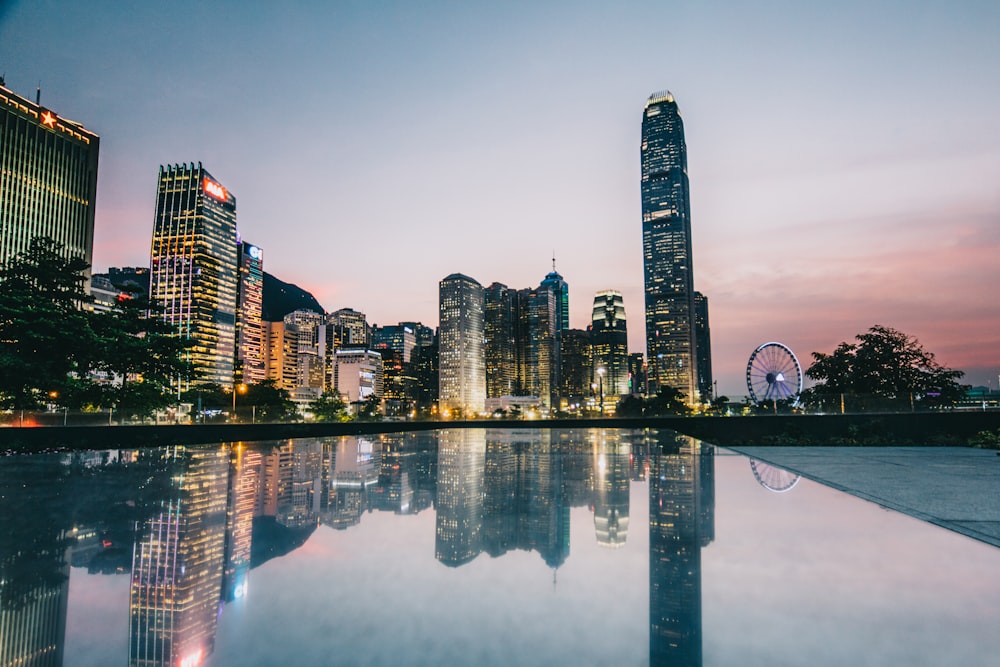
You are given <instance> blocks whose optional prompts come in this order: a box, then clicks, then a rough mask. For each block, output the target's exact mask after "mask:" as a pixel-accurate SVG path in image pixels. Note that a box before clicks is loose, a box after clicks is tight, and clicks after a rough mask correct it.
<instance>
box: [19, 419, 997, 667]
mask: <svg viewBox="0 0 1000 667" xmlns="http://www.w3.org/2000/svg"><path fill="white" fill-rule="evenodd" d="M998 619H1000V550H998V549H996V548H995V547H991V546H988V545H985V544H982V543H979V542H975V541H973V540H970V539H968V538H966V537H963V536H961V535H957V534H954V533H951V532H949V531H946V530H944V529H941V528H938V527H935V526H931V525H928V524H925V523H923V522H920V521H918V520H916V519H913V518H910V517H907V516H904V515H900V514H897V513H895V512H890V511H887V510H885V509H882V508H879V507H878V506H876V505H873V504H871V503H867V502H864V501H862V500H858V499H856V498H853V497H851V496H848V495H845V494H843V493H840V492H838V491H834V490H832V489H829V488H827V487H824V486H821V485H818V484H814V483H811V482H809V481H807V480H800V479H798V478H797V477H795V476H794V475H791V474H789V473H787V472H785V471H783V470H780V469H777V468H773V467H771V466H767V465H765V464H762V463H760V462H756V461H751V460H750V459H747V458H745V457H743V456H740V455H736V454H734V453H732V452H729V451H727V450H725V449H720V448H716V447H713V446H711V445H708V444H705V443H701V442H699V441H697V440H694V439H691V438H688V437H685V436H679V435H676V434H674V433H673V432H654V431H617V430H600V429H592V430H551V431H548V430H531V429H525V430H490V429H483V430H442V431H438V432H422V433H409V434H390V435H379V436H372V437H340V438H327V439H299V440H284V441H274V442H259V443H223V444H217V445H212V446H175V447H167V448H159V449H149V450H114V451H94V452H82V453H73V454H52V455H42V456H12V457H6V458H2V459H0V667H5V666H7V665H19V666H20V665H66V666H75V665H85V666H89V665H116V664H127V665H144V666H145V665H164V666H167V665H169V666H171V667H175V666H177V667H194V666H196V665H216V666H218V665H282V664H287V665H802V664H809V665H945V664H961V665H992V664H996V662H995V661H996V656H997V655H1000V636H998V635H1000V633H997V632H996V625H997V621H998Z"/></svg>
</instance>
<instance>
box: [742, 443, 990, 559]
mask: <svg viewBox="0 0 1000 667" xmlns="http://www.w3.org/2000/svg"><path fill="white" fill-rule="evenodd" d="M727 449H730V450H732V451H736V452H739V453H741V454H745V455H746V456H749V457H751V458H754V459H757V460H759V461H764V462H766V463H769V464H771V465H773V466H777V467H779V468H784V469H785V470H788V471H789V472H794V473H796V474H799V475H801V476H802V477H805V478H806V479H810V480H813V481H816V482H819V483H820V484H824V485H826V486H829V487H832V488H834V489H838V490H840V491H844V492H846V493H849V494H851V495H853V496H857V497H858V498H863V499H865V500H868V501H871V502H873V503H877V504H878V505H881V506H883V507H887V508H889V509H892V510H895V511H897V512H902V513H904V514H908V515H910V516H912V517H916V518H918V519H921V520H923V521H926V522H928V523H932V524H934V525H937V526H941V527H943V528H947V529H948V530H953V531H955V532H956V533H961V534H962V535H966V536H968V537H971V538H973V539H976V540H980V541H982V542H986V543H988V544H992V545H993V546H996V547H1000V455H998V452H996V451H993V450H987V449H972V448H968V447H815V446H810V447H787V446H782V447H766V446H738V447H727Z"/></svg>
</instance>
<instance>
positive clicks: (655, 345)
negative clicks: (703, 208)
mask: <svg viewBox="0 0 1000 667" xmlns="http://www.w3.org/2000/svg"><path fill="white" fill-rule="evenodd" d="M640 155H641V161H642V255H643V273H644V279H645V280H644V282H645V293H646V355H647V359H648V364H649V380H650V385H651V386H650V389H651V390H655V389H659V388H660V387H661V386H669V387H674V388H675V389H678V390H680V391H681V392H683V393H684V394H685V396H686V397H687V399H688V400H689V401H694V400H695V398H696V396H697V394H696V392H697V390H698V377H697V375H698V373H697V365H696V358H697V342H696V340H695V318H694V312H695V305H694V277H693V268H692V263H691V204H690V193H689V190H688V174H687V147H686V146H685V143H684V123H683V122H682V121H681V115H680V111H678V109H677V103H676V102H675V101H674V96H673V95H672V94H670V93H669V92H661V93H654V94H652V95H650V96H649V99H648V100H647V101H646V108H645V110H644V111H643V114H642V147H641V151H640Z"/></svg>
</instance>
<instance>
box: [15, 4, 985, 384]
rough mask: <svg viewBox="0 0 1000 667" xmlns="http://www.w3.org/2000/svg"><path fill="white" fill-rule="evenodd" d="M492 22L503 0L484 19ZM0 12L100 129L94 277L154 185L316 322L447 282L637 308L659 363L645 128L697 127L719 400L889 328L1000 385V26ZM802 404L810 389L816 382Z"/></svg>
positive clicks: (118, 254)
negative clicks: (764, 375) (784, 363)
mask: <svg viewBox="0 0 1000 667" xmlns="http://www.w3.org/2000/svg"><path fill="white" fill-rule="evenodd" d="M494 5H495V6H494ZM835 5H836V6H833V4H830V5H827V4H823V5H820V4H819V3H801V2H778V1H769V0H765V1H763V2H754V3H749V2H718V1H717V2H713V1H708V2H678V1H664V0H660V1H658V2H627V1H626V2H619V3H613V5H612V3H604V2H587V1H580V2H517V1H511V2H505V3H493V4H486V3H464V2H436V1H432V0H431V1H426V2H421V3H406V2H365V1H358V2H318V1H317V2H310V1H301V2H284V3H264V2H197V1H189V0H178V1H176V2H171V3H136V6H131V5H129V6H128V7H127V9H126V5H125V3H116V2H110V1H107V0H93V1H91V2H87V3H74V2H67V1H62V2H59V1H55V0H33V1H32V2H26V1H21V2H18V1H16V0H13V1H12V0H0V74H3V75H4V76H5V78H6V83H7V87H8V88H10V89H12V90H14V91H15V92H18V93H20V94H21V95H23V96H25V97H29V98H33V96H34V94H35V90H36V87H38V86H39V84H40V85H41V89H42V93H41V95H42V103H43V104H44V105H45V106H47V107H49V108H51V109H52V110H54V111H55V112H56V113H58V114H59V115H61V116H64V117H66V118H70V119H72V120H75V121H78V122H81V123H83V124H84V125H85V126H86V127H87V128H88V129H89V130H91V131H94V132H96V133H97V134H99V135H100V137H101V155H100V170H99V177H98V195H97V220H96V228H95V239H94V257H93V264H94V269H95V271H104V270H106V269H107V268H108V267H110V266H147V265H148V263H149V256H148V253H149V246H150V237H151V234H152V225H153V212H154V205H155V192H156V179H157V173H158V168H159V166H160V165H161V164H179V163H185V162H188V163H190V162H201V163H202V164H203V165H204V166H205V168H206V169H208V170H209V171H210V172H211V173H212V175H213V176H214V177H215V178H216V179H217V180H218V181H219V182H221V183H222V184H223V185H224V186H225V187H226V188H227V189H229V190H230V191H231V192H232V193H233V194H234V195H235V196H236V198H237V220H238V224H239V228H240V232H241V234H242V236H243V237H244V238H245V239H246V240H247V241H250V242H252V243H255V244H257V245H259V246H261V247H262V248H263V250H264V268H265V270H266V271H268V272H269V273H272V274H274V275H275V276H277V277H278V278H280V279H282V280H285V281H287V282H292V283H295V284H297V285H299V286H300V287H302V288H304V289H307V290H309V291H310V292H312V293H313V294H314V295H315V296H316V297H317V299H318V300H319V302H320V303H321V304H322V305H323V306H324V308H326V309H327V310H329V311H332V310H336V309H338V308H344V307H351V308H355V309H357V310H360V311H363V312H365V313H366V314H367V316H368V320H369V322H371V323H374V324H380V325H387V324H394V323H396V322H399V321H409V320H416V321H422V322H424V323H425V324H428V325H431V326H436V325H437V320H438V315H437V290H438V281H439V280H440V279H441V278H443V277H445V276H446V275H449V274H451V273H455V272H461V273H465V274H467V275H469V276H472V277H473V278H475V279H477V280H478V281H479V282H480V283H482V284H483V285H488V284H490V283H492V282H494V281H498V282H502V283H504V284H506V285H508V286H510V287H513V288H525V287H534V286H537V285H538V283H539V282H540V281H541V280H542V279H543V278H544V276H545V274H546V273H548V272H549V271H550V270H551V269H552V261H553V256H554V257H555V262H556V269H557V270H558V271H559V273H560V274H562V276H563V277H564V278H565V279H566V281H567V282H568V283H569V296H570V324H571V326H572V327H574V328H584V327H585V326H586V325H587V324H588V323H589V319H590V311H591V306H592V303H593V296H594V294H595V293H596V292H598V291H601V290H605V289H616V290H619V291H620V292H622V294H623V296H624V301H625V308H626V312H627V315H628V329H629V342H630V349H631V351H637V352H638V351H644V347H645V345H644V342H643V341H644V338H643V337H644V327H643V311H642V233H641V212H640V200H639V141H640V129H641V120H642V109H643V106H644V104H645V101H646V98H647V97H648V96H649V95H650V94H651V93H653V92H655V91H661V90H670V91H671V92H672V93H673V94H674V96H675V98H676V100H677V102H678V105H679V107H680V110H681V114H682V116H683V118H684V123H685V133H686V138H687V149H688V174H689V178H690V184H691V219H692V223H691V225H692V243H693V260H694V276H695V288H696V289H697V290H699V291H701V292H703V293H704V294H706V295H707V296H708V298H709V307H710V324H711V333H712V362H713V372H714V376H715V379H716V380H717V382H718V390H719V392H720V393H723V394H727V395H730V396H740V395H743V394H745V393H746V385H745V369H746V364H747V359H748V358H749V356H750V353H751V352H752V351H753V350H754V348H756V347H757V346H758V345H760V344H762V343H765V342H768V341H772V340H777V341H780V342H782V343H784V344H786V345H788V346H789V347H790V348H791V349H792V350H794V351H795V353H796V354H797V355H798V357H799V360H800V362H801V363H802V365H803V367H804V368H805V367H808V365H809V363H810V362H811V353H812V352H831V351H832V350H833V349H834V348H835V347H836V346H837V344H838V343H840V342H841V341H846V340H851V339H852V338H853V337H854V336H855V335H857V334H859V333H862V332H864V331H866V330H867V329H868V328H869V327H871V326H873V325H876V324H879V325H885V326H891V327H895V328H897V329H900V330H902V331H904V332H906V333H908V334H910V335H912V336H915V337H916V338H917V339H919V341H920V342H921V343H922V344H923V346H924V347H925V349H927V350H928V351H930V352H933V353H935V355H936V357H937V360H938V361H939V362H940V363H942V364H944V365H946V366H949V367H952V368H958V369H961V370H964V371H965V372H966V376H965V378H964V380H963V381H964V382H966V383H969V384H972V385H989V386H992V387H993V388H994V389H996V388H997V387H998V385H997V383H998V381H1000V303H998V297H997V294H998V289H997V285H998V284H1000V123H998V122H997V110H998V109H1000V40H998V39H997V37H996V36H997V35H998V34H1000V4H998V3H996V2H995V1H993V0H984V1H982V2H980V1H973V0H969V1H962V0H959V1H952V2H944V1H942V2H936V1H924V0H910V1H899V2H889V1H875V2H855V1H846V2H841V3H835ZM807 384H808V382H807Z"/></svg>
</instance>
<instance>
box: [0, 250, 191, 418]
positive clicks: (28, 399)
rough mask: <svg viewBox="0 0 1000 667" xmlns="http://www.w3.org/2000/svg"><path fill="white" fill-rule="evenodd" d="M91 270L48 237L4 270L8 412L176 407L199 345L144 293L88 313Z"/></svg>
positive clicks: (2, 334) (2, 340) (1, 319)
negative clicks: (43, 407)
mask: <svg viewBox="0 0 1000 667" xmlns="http://www.w3.org/2000/svg"><path fill="white" fill-rule="evenodd" d="M88 268H89V266H88V265H87V263H86V262H85V261H84V260H83V259H82V258H81V257H67V256H66V253H65V251H64V248H63V246H62V244H60V243H58V242H56V241H54V240H52V239H50V238H46V237H36V238H34V239H32V241H31V244H30V246H29V248H28V250H26V251H25V252H22V253H20V254H18V255H17V256H16V257H15V258H14V259H12V260H11V261H9V262H7V263H6V264H5V265H3V266H0V406H2V407H8V408H19V409H32V408H35V407H37V406H38V405H40V404H41V403H43V402H46V403H55V404H57V405H61V406H64V407H71V408H83V407H88V406H89V407H91V408H109V407H110V408H114V409H116V410H119V411H121V412H123V413H124V414H125V415H127V416H146V415H149V414H150V413H152V412H153V411H154V410H156V409H158V408H162V407H165V406H166V405H170V404H171V403H173V402H174V399H173V397H172V396H171V393H170V389H169V387H170V383H171V381H172V380H176V379H177V378H181V379H187V378H190V377H191V374H192V368H191V365H190V364H189V363H187V362H186V361H184V359H183V357H184V355H183V352H184V350H185V349H186V348H187V347H189V346H190V342H189V341H188V340H187V339H184V338H181V337H179V336H177V335H175V333H174V332H173V329H172V327H171V326H170V325H169V324H167V323H166V322H164V321H163V320H162V319H161V318H160V317H159V313H160V310H159V309H158V308H157V307H156V306H155V305H154V304H151V303H149V301H148V299H147V298H146V297H145V296H144V295H138V294H136V295H125V296H124V297H123V298H121V299H119V301H118V303H117V304H116V305H115V306H114V307H112V308H111V309H110V310H107V311H93V310H91V309H88V308H86V306H87V304H89V303H91V302H92V299H91V298H90V296H89V295H88V294H87V293H86V289H85V287H86V271H87V269H88Z"/></svg>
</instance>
